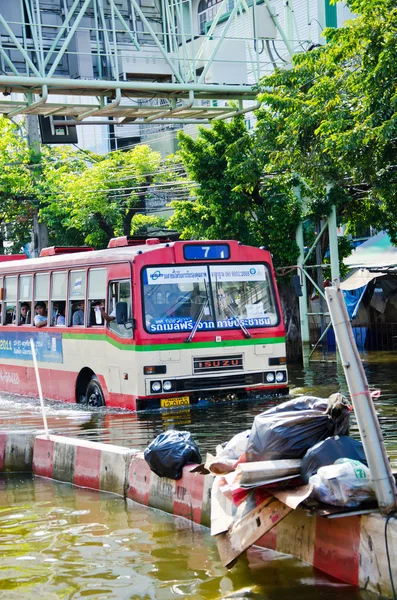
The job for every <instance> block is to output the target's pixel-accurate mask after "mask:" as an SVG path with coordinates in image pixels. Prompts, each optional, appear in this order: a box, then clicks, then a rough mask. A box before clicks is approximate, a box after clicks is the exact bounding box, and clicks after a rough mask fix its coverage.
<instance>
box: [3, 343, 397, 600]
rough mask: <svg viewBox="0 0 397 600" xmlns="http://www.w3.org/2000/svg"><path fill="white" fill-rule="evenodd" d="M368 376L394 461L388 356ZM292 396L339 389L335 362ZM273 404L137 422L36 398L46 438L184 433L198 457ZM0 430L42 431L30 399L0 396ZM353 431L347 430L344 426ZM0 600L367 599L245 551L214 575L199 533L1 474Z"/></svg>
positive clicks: (173, 413) (373, 361)
mask: <svg viewBox="0 0 397 600" xmlns="http://www.w3.org/2000/svg"><path fill="white" fill-rule="evenodd" d="M365 368H366V370H367V376H368V380H369V382H370V385H371V386H372V387H374V388H378V387H379V388H381V390H382V395H381V397H380V399H379V400H377V401H376V406H377V409H378V413H379V416H380V421H381V426H382V430H383V432H384V435H385V439H386V445H387V448H388V452H389V455H390V456H391V458H392V460H393V461H394V462H395V463H396V465H397V431H396V428H395V425H394V424H395V420H396V413H397V376H396V374H395V366H394V357H393V356H392V355H380V354H378V355H376V356H368V357H366V361H365ZM290 380H291V395H292V397H294V396H299V395H301V394H312V395H318V396H322V397H327V396H328V395H329V394H331V393H333V392H335V391H337V390H338V389H340V390H341V391H342V392H345V393H346V387H345V383H344V378H343V374H342V373H338V370H337V366H336V364H335V363H313V364H312V365H311V367H310V369H307V370H302V369H301V368H300V367H293V368H290ZM282 401H283V399H271V398H260V397H258V398H256V399H254V400H252V401H250V402H234V403H229V402H227V401H224V402H219V403H217V404H207V405H202V406H197V407H194V408H188V409H183V410H169V411H163V412H152V413H149V412H148V413H142V414H136V413H132V412H128V411H121V410H114V409H113V410H111V409H106V408H104V409H92V410H86V409H83V408H82V407H80V406H78V405H68V404H63V403H59V402H48V401H46V415H47V420H48V424H49V428H50V429H51V430H52V431H53V432H56V433H60V434H63V435H68V436H79V437H84V438H85V439H89V440H96V441H105V442H111V443H114V444H118V445H123V446H128V447H130V448H136V449H143V448H145V447H146V446H147V444H148V443H149V442H150V441H151V440H152V439H153V438H154V437H155V436H156V435H158V434H159V433H161V432H162V431H164V429H166V428H168V427H170V426H172V427H174V428H177V429H183V430H189V431H191V432H192V435H193V438H194V439H195V441H196V442H197V443H198V445H199V447H200V450H201V452H202V453H203V454H204V453H205V452H206V451H211V452H213V451H214V449H215V446H216V445H217V444H218V443H220V442H223V441H226V440H228V439H230V438H231V437H232V435H234V434H235V433H237V432H239V431H242V430H244V429H247V428H249V427H250V426H251V424H252V420H253V417H254V416H255V415H256V414H258V413H259V412H261V411H263V410H264V409H265V408H266V407H270V406H272V405H274V403H275V402H282ZM0 429H3V430H4V429H25V430H35V431H36V430H40V429H42V419H41V415H40V403H39V401H38V399H36V398H22V397H17V396H7V395H2V396H1V397H0ZM352 434H353V435H357V429H356V428H355V425H354V420H353V422H352ZM0 558H1V561H0V563H1V564H0V600H3V598H4V600H9V599H12V598H15V599H19V598H24V599H26V600H35V599H36V598H37V596H38V595H39V597H40V598H41V600H56V599H57V598H63V599H64V600H76V599H78V598H86V597H91V598H95V599H102V598H103V599H106V600H136V599H138V598H139V599H143V600H175V598H177V597H182V598H188V599H191V600H238V599H241V600H243V599H244V600H248V599H251V600H252V599H253V600H273V599H274V600H276V599H277V600H300V599H302V600H318V598H321V599H322V600H375V598H376V596H374V595H372V594H369V593H368V592H364V591H360V590H358V589H356V588H353V587H351V586H348V585H345V584H343V583H340V582H338V581H336V580H333V579H332V578H330V577H327V576H326V575H324V574H322V573H320V572H319V571H316V570H315V569H313V568H312V567H310V566H308V565H306V564H304V563H301V562H299V561H297V560H295V559H293V558H292V557H289V556H286V555H283V554H278V553H275V552H272V551H271V550H262V549H259V548H254V549H251V550H250V551H249V552H248V553H247V554H246V555H245V556H244V557H242V558H241V559H240V560H239V561H238V563H237V565H236V567H234V568H233V569H232V570H231V571H227V570H226V569H224V568H223V567H222V565H221V564H220V561H219V556H218V553H217V550H216V545H215V541H214V540H213V539H212V538H211V536H210V535H209V532H208V530H206V529H203V528H201V527H200V526H196V525H194V524H192V523H191V522H189V521H186V520H185V519H182V518H175V517H172V516H170V515H167V514H165V513H163V512H161V511H157V510H153V509H149V508H146V507H142V506H140V505H137V504H135V503H133V502H132V501H130V500H127V501H126V500H124V499H123V498H120V497H118V496H115V495H112V494H104V493H100V494H98V492H94V491H92V490H88V489H82V488H76V487H74V486H71V485H69V484H62V483H58V482H55V481H51V480H47V479H43V478H37V477H36V478H33V479H31V478H28V477H27V478H23V477H21V476H19V475H16V476H9V477H4V476H0Z"/></svg>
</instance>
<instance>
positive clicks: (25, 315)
mask: <svg viewBox="0 0 397 600" xmlns="http://www.w3.org/2000/svg"><path fill="white" fill-rule="evenodd" d="M18 285H19V294H18V312H17V315H16V320H15V322H16V323H17V324H18V325H31V324H32V275H20V276H19V283H18Z"/></svg>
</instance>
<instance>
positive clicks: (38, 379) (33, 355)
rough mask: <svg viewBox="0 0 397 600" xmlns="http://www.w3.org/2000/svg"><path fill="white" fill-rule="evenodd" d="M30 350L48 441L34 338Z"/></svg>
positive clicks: (47, 435)
mask: <svg viewBox="0 0 397 600" xmlns="http://www.w3.org/2000/svg"><path fill="white" fill-rule="evenodd" d="M30 348H31V350H32V357H33V365H34V372H35V373H36V381H37V388H38V390H39V398H40V406H41V414H42V417H43V423H44V431H45V434H46V437H47V439H48V437H49V434H48V425H47V417H46V416H45V408H44V399H43V390H42V389H41V381H40V375H39V368H38V366H37V360H36V349H35V347H34V342H33V338H30Z"/></svg>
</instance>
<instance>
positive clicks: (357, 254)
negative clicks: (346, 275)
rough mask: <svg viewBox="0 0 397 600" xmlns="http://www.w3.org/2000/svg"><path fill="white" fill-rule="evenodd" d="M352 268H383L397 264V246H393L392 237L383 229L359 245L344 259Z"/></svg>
mask: <svg viewBox="0 0 397 600" xmlns="http://www.w3.org/2000/svg"><path fill="white" fill-rule="evenodd" d="M343 262H344V263H345V265H346V266H347V267H350V268H351V269H355V268H360V267H362V268H364V269H371V268H372V269H383V268H386V267H395V266H397V247H396V246H393V244H392V242H391V239H390V237H389V236H388V235H387V233H385V232H384V231H381V232H380V233H378V234H377V235H375V236H374V237H371V238H369V239H368V240H367V241H366V242H364V243H363V244H361V245H360V246H357V248H356V249H355V250H353V252H352V253H351V254H350V256H348V257H347V258H345V259H344V261H343Z"/></svg>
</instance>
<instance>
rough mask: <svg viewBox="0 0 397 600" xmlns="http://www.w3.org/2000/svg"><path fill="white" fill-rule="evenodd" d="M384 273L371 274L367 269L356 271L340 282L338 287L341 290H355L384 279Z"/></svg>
mask: <svg viewBox="0 0 397 600" xmlns="http://www.w3.org/2000/svg"><path fill="white" fill-rule="evenodd" d="M385 275H386V273H371V271H368V269H357V270H356V271H354V272H353V273H352V274H351V275H349V277H348V278H347V279H345V281H342V283H341V284H340V287H341V289H342V290H347V291H348V290H357V289H358V288H360V287H363V286H364V285H367V284H368V283H369V282H370V281H372V280H373V279H377V278H378V277H384V276H385Z"/></svg>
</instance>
